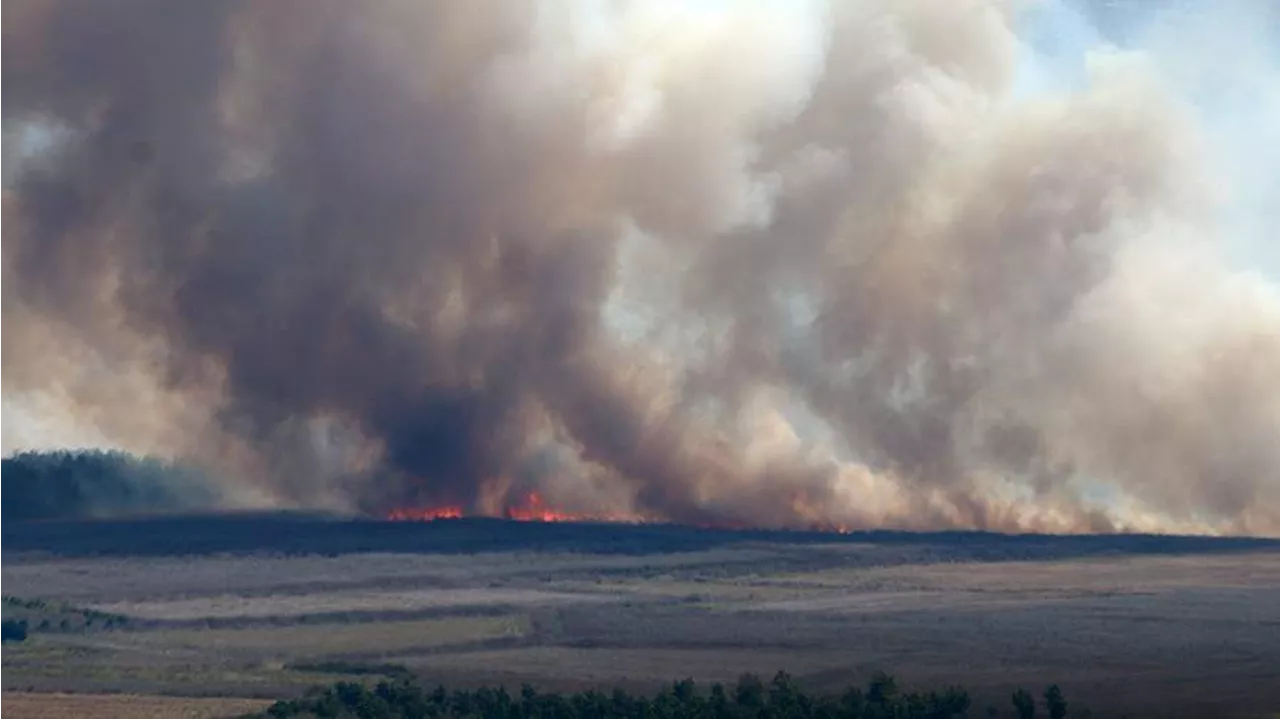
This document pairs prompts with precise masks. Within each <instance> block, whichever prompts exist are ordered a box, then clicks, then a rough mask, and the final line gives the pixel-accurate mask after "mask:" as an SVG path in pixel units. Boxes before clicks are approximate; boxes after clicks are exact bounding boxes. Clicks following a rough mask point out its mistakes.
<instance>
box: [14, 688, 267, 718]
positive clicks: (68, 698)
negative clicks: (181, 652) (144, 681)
mask: <svg viewBox="0 0 1280 719" xmlns="http://www.w3.org/2000/svg"><path fill="white" fill-rule="evenodd" d="M267 704H268V703H267V702H266V701H263V700H255V699H229V698H227V699H209V698H190V697H157V696H131V695H127V694H54V693H51V694H28V693H18V692H5V694H4V703H3V706H4V715H5V716H6V717H11V719H67V717H100V718H101V719H221V718H222V717H234V716H240V715H243V714H247V713H248V712H253V711H261V710H262V709H263V708H264V707H265V706H267Z"/></svg>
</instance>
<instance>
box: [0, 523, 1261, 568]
mask: <svg viewBox="0 0 1280 719" xmlns="http://www.w3.org/2000/svg"><path fill="white" fill-rule="evenodd" d="M765 542H767V543H771V544H793V545H806V544H809V545H812V544H826V545H832V544H861V543H873V544H878V545H900V546H931V547H945V548H948V549H949V550H952V551H955V552H957V553H959V554H961V555H963V556H964V557H965V558H968V559H979V560H988V561H997V560H1020V559H1066V558H1072V557H1084V556H1098V555H1109V554H1187V553H1196V554H1203V553H1207V552H1240V551H1254V550H1262V549H1276V548H1280V540H1271V539H1257V538H1246V537H1226V538H1217V537H1184V536H1158V535H1132V534H1130V535H1125V534H1118V535H1077V536H1050V535H1005V534H994V533H987V532H895V531H867V532H852V533H849V534H832V533H826V532H802V531H781V530H726V529H701V528H695V527H685V526H677V525H660V524H644V525H629V524H594V523H571V522H553V523H543V522H515V521H509V520H502V519H483V518H474V519H458V520H438V521H434V522H385V521H378V520H369V519H350V518H337V517H328V516H319V515H310V514H288V513H270V514H227V515H193V516H166V517H151V518H136V519H112V520H97V521H93V520H89V521H86V520H74V521H40V522H16V521H8V522H5V523H4V526H3V547H4V554H5V555H6V556H8V555H12V554H14V553H26V552H39V553H44V554H52V555H57V556H67V557H110V556H134V557H137V556H143V557H145V556H185V555H201V554H255V553H272V554H331V555H337V554H352V553H363V552H394V553H410V554H413V553H421V554H472V553H479V552H504V551H513V550H522V551H543V552H580V553H590V554H632V555H641V554H662V553H671V552H691V551H699V550H707V549H712V548H717V547H726V546H731V545H743V544H752V543H765Z"/></svg>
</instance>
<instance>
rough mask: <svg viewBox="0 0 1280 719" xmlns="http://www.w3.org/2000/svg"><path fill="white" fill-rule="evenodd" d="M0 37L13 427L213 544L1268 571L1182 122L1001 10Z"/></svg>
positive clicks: (9, 28) (491, 15) (1239, 377)
mask: <svg viewBox="0 0 1280 719" xmlns="http://www.w3.org/2000/svg"><path fill="white" fill-rule="evenodd" d="M681 8H683V9H681ZM3 12H4V17H3V21H4V33H5V35H4V50H3V53H4V57H3V61H4V70H3V73H4V75H3V92H4V98H3V99H4V103H3V111H4V133H5V148H4V150H5V183H6V184H5V191H4V192H5V195H4V228H5V236H4V245H3V258H4V276H3V279H4V285H3V287H4V290H3V299H4V305H3V313H4V314H3V318H4V322H5V329H6V334H5V345H4V356H3V378H4V392H5V402H6V405H13V406H16V405H21V406H23V407H25V408H26V409H25V410H24V411H25V412H27V413H28V414H30V415H33V416H39V417H40V418H42V419H43V420H44V421H53V420H51V419H50V418H51V417H58V416H66V417H70V418H74V420H75V422H76V423H78V424H79V425H81V426H83V425H86V424H87V425H89V426H91V427H93V429H94V431H95V432H98V433H100V434H101V435H102V436H103V437H104V438H106V440H107V441H109V442H111V443H114V444H118V445H122V446H126V447H129V448H135V449H140V450H143V451H152V452H158V453H162V454H166V455H169V456H174V457H182V458H188V459H195V460H198V461H200V462H202V463H204V464H206V465H210V466H213V467H216V468H218V469H219V470H220V475H221V476H223V477H225V478H226V479H225V482H226V486H225V487H223V488H222V489H223V491H224V493H225V494H226V496H228V497H231V498H232V499H230V500H228V501H230V502H232V503H238V504H243V505H246V506H284V507H304V508H339V509H350V510H356V511H369V512H378V513H384V512H387V511H389V510H391V509H392V508H396V507H404V506H438V505H448V506H454V505H456V506H461V507H464V508H465V509H466V511H469V512H476V513H499V512H501V511H502V510H503V509H504V508H505V507H508V506H510V505H512V504H513V503H515V502H518V501H520V498H522V497H525V496H526V495H527V494H528V493H529V492H531V491H536V492H537V493H538V495H539V496H540V497H542V498H543V499H544V500H545V501H546V502H547V503H548V504H552V505H554V506H556V507H559V508H563V509H564V511H566V512H580V513H589V514H591V513H594V514H598V515H602V516H632V517H640V518H652V519H669V520H675V521H682V522H696V523H713V524H732V525H739V524H747V525H757V526H797V527H803V526H827V527H836V526H839V527H849V528H856V527H869V526H885V527H907V528H940V527H976V528H987V529H1001V530H1049V531H1112V530H1122V529H1127V530H1170V531H1205V532H1233V533H1245V532H1248V533H1269V534H1275V533H1280V441H1277V440H1280V293H1278V292H1277V286H1276V285H1275V284H1272V283H1269V282H1268V281H1267V280H1266V279H1265V278H1263V277H1261V276H1259V275H1257V274H1249V273H1240V272H1236V271H1233V270H1232V269H1231V268H1230V267H1229V266H1228V265H1227V264H1226V263H1225V262H1224V261H1223V260H1222V259H1221V256H1220V255H1221V253H1220V252H1219V250H1218V243H1220V242H1223V241H1225V240H1224V238H1223V237H1222V236H1221V235H1222V230H1221V229H1220V225H1219V224H1218V222H1217V217H1218V215H1217V213H1216V212H1215V209H1214V208H1215V205H1214V203H1215V196H1214V193H1215V192H1217V191H1218V189H1219V187H1220V184H1219V181H1218V178H1217V177H1216V176H1215V174H1214V163H1213V162H1211V161H1210V160H1211V159H1212V153H1211V152H1209V151H1208V148H1207V147H1206V144H1205V141H1204V139H1203V137H1202V134H1201V133H1200V130H1199V126H1198V125H1197V123H1196V121H1195V116H1194V114H1193V113H1191V112H1189V111H1188V110H1187V108H1186V107H1184V106H1183V105H1181V104H1180V103H1179V101H1177V100H1176V98H1175V95H1174V94H1171V93H1168V92H1166V91H1165V89H1164V88H1162V86H1161V84H1160V82H1159V80H1158V79H1157V78H1158V73H1155V72H1154V71H1153V70H1152V69H1151V67H1150V58H1149V57H1144V56H1142V55H1126V54H1124V53H1104V54H1099V55H1096V56H1094V57H1092V58H1091V61H1090V64H1089V67H1088V76H1087V77H1086V78H1084V80H1083V81H1082V82H1081V83H1080V84H1079V86H1078V87H1073V88H1070V89H1068V90H1063V91H1061V92H1043V93H1030V94H1028V93H1024V92H1022V91H1021V90H1019V82H1020V80H1019V77H1020V74H1019V72H1020V70H1019V68H1020V63H1021V62H1022V61H1021V60H1020V58H1021V57H1022V56H1023V54H1024V52H1025V49H1026V45H1025V42H1024V40H1023V39H1021V38H1020V36H1019V31H1018V30H1017V28H1018V27H1020V25H1019V22H1020V20H1019V18H1020V17H1021V15H1020V13H1022V12H1024V10H1023V9H1022V3H1002V2H996V1H994V0H992V1H990V2H986V1H982V0H971V1H968V2H955V1H953V0H947V1H946V2H941V1H937V0H892V1H890V0H859V1H858V2H848V3H835V4H833V5H832V6H831V7H827V6H822V5H818V4H816V3H810V4H803V3H776V4H772V5H770V4H765V3H760V4H756V5H750V4H746V3H743V4H735V5H731V6H730V7H728V8H727V9H726V8H719V7H718V6H717V5H716V3H706V6H705V7H704V6H703V5H700V4H698V3H689V4H687V5H680V6H677V7H670V6H668V5H667V4H663V3H650V2H634V3H626V2H620V3H615V4H591V3H578V2H564V3H551V2H545V3H519V2H507V1H506V0H503V1H501V2H497V1H494V2H478V1H472V2H417V1H405V2H400V1H396V0H377V1H375V2H363V3H351V2H345V1H340V0H306V2H301V1H292V0H286V1H282V2H276V1H273V2H247V1H242V2H236V1H233V0H192V1H188V2H170V1H168V0H121V1H119V2H111V3H83V2H72V1H70V0H60V1H59V0H55V1H48V2H45V1H41V0H16V1H14V2H8V3H6V4H5V6H4V11H3ZM16 412H17V410H16V409H12V410H11V409H10V407H9V406H7V407H6V415H8V417H7V418H9V419H10V422H9V423H8V424H9V427H8V429H9V430H10V435H11V436H12V435H13V432H14V430H15V429H18V428H16V427H15V426H14V425H15V420H14V417H18V416H19V415H18V414H15V413H16ZM19 431H21V430H19ZM9 444H12V443H9Z"/></svg>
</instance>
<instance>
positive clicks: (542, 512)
mask: <svg viewBox="0 0 1280 719" xmlns="http://www.w3.org/2000/svg"><path fill="white" fill-rule="evenodd" d="M466 516H471V513H469V512H465V511H463V508H462V507H460V506H457V505H444V506H435V507H397V508H396V509H393V510H391V511H390V512H388V513H387V514H386V518H387V519H389V520H392V521H400V522H434V521H436V520H440V519H462V518H463V517H466ZM477 516H480V515H477ZM502 517H503V518H505V519H509V520H511V521H515V522H620V523H627V524H635V523H643V522H646V521H654V520H652V519H645V518H643V517H640V516H637V515H633V514H618V513H609V512H603V513H594V514H589V513H574V512H563V511H560V510H557V509H552V508H551V507H549V506H547V504H546V502H545V501H543V499H542V496H541V495H540V494H538V493H537V492H529V493H528V494H526V495H525V497H524V500H523V501H521V502H519V503H517V504H513V505H510V506H508V507H507V508H506V509H505V510H503V512H502ZM658 521H661V520H658ZM697 526H699V527H701V528H702V529H748V528H749V527H750V526H751V525H749V524H747V523H745V522H733V521H724V522H716V523H708V524H699V525H697ZM806 528H807V529H808V530H809V531H814V532H828V533H833V534H849V533H850V531H851V530H850V529H849V527H846V526H844V525H840V524H834V523H826V522H814V523H812V524H811V525H809V526H808V527H806Z"/></svg>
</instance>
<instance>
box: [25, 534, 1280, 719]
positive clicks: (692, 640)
mask: <svg viewBox="0 0 1280 719" xmlns="http://www.w3.org/2000/svg"><path fill="white" fill-rule="evenodd" d="M482 529H483V528H482ZM412 530H413V528H409V530H405V531H412ZM420 531H422V532H423V533H424V535H423V536H425V537H435V535H433V534H432V532H434V531H436V530H433V529H430V528H428V527H422V528H420ZM450 531H456V530H450ZM477 531H479V530H477ZM520 531H528V532H531V534H530V535H529V537H527V538H518V541H515V542H514V546H496V547H490V548H488V549H485V548H481V549H477V550H475V551H471V550H468V549H466V547H465V546H462V545H457V546H442V545H441V544H440V543H439V542H434V541H433V542H424V544H426V545H428V546H426V547H424V548H421V549H404V548H400V547H396V546H390V545H385V544H383V545H377V546H370V545H368V544H365V545H361V546H356V547H354V548H353V549H352V551H349V552H342V551H333V548H332V547H331V546H330V547H327V548H326V551H325V552H324V553H323V554H319V553H317V554H306V553H298V552H296V551H295V552H291V553H288V554H285V553H281V552H279V551H276V550H275V549H273V548H271V547H263V548H258V549H241V550H237V551H232V552H216V551H204V552H201V553H185V552H179V551H174V552H172V553H169V554H158V555H154V556H141V555H140V554H139V553H138V552H136V551H135V550H133V549H128V548H127V547H126V548H125V549H111V548H110V545H109V543H108V544H100V545H96V546H100V547H106V549H102V550H101V551H99V552H98V553H96V554H94V553H91V552H85V551H79V550H76V551H71V550H67V551H59V545H58V544H57V543H56V542H53V543H50V545H49V546H50V549H48V550H42V551H31V550H29V549H27V550H23V551H10V549H9V548H8V547H9V546H10V544H9V539H8V537H6V545H5V546H6V550H5V556H4V565H3V584H4V589H5V593H6V594H7V595H10V596H16V597H21V598H26V599H32V598H42V599H45V600H47V601H51V602H63V603H66V605H72V604H74V605H75V606H78V607H84V608H91V609H94V610H98V611H101V612H108V613H110V614H111V615H124V616H125V617H127V618H128V621H127V622H126V623H125V624H124V625H123V626H113V627H111V628H109V629H108V628H101V627H98V626H96V625H94V626H85V627H76V628H75V629H74V630H73V631H58V630H57V628H56V627H50V628H49V630H48V631H33V632H32V633H31V636H30V637H29V638H28V640H27V641H25V642H22V643H11V644H6V645H5V649H4V655H3V660H4V667H3V668H4V672H3V685H4V689H5V695H4V701H5V704H6V708H8V707H18V708H17V709H11V711H15V712H16V713H15V714H13V715H14V716H52V715H68V716H122V715H128V716H148V715H155V716H162V715H163V716H209V714H200V713H190V712H202V711H206V709H208V710H209V711H215V710H216V711H221V709H219V708H218V707H232V708H233V709H234V707H235V706H237V705H232V704H220V705H219V704H209V705H205V704H203V703H188V704H169V703H166V702H170V701H179V700H168V699H159V698H150V697H140V696H137V695H141V694H169V695H187V696H219V697H224V698H225V697H237V698H270V697H277V696H288V695H291V694H296V693H298V692H300V691H302V690H303V689H304V688H305V687H307V686H309V685H312V684H316V683H321V682H330V681H334V680H335V679H339V678H343V677H346V678H351V677H353V676H355V677H362V678H375V677H377V676H380V675H383V674H388V673H391V674H394V673H397V672H401V671H409V672H412V673H413V674H416V675H417V676H418V677H419V678H421V679H422V680H424V681H427V682H437V681H438V682H444V683H446V684H456V685H468V686H474V685H477V684H480V683H493V682H497V683H503V684H506V685H508V686H515V685H518V684H519V683H522V682H530V683H534V684H537V685H539V686H544V687H548V688H581V687H588V686H600V687H611V686H615V685H622V686H626V687H628V688H635V689H648V688H653V687H656V686H658V685H659V684H661V683H664V682H667V681H670V680H672V679H676V678H681V677H684V676H692V677H694V678H695V679H698V680H700V681H717V680H718V681H726V680H732V679H734V678H735V677H736V676H737V675H738V674H740V673H742V672H747V671H750V672H756V673H761V674H771V673H772V672H774V671H776V670H778V669H785V670H787V671H789V672H791V673H792V674H794V675H796V676H797V677H798V678H799V680H800V681H801V682H802V683H804V684H806V685H807V686H809V687H811V688H813V689H815V690H820V691H821V690H832V691H834V690H838V689H840V688H842V687H843V686H845V685H847V684H849V683H855V682H856V683H861V682H864V681H865V680H866V678H867V677H868V676H869V675H870V674H871V673H872V672H873V671H875V670H880V669H883V670H886V671H890V672H892V673H894V674H896V675H897V676H899V677H900V678H901V679H902V680H904V681H905V682H906V683H908V684H909V685H917V686H937V685H941V684H947V683H959V684H962V685H964V686H966V687H968V688H969V689H970V690H971V691H972V692H973V694H974V695H975V697H976V700H977V701H976V706H977V707H979V710H978V712H977V713H975V715H979V716H981V715H982V710H983V709H984V708H985V706H986V705H988V704H990V705H996V706H999V707H1001V709H1002V710H1004V709H1005V708H1007V705H1008V702H1007V696H1008V692H1009V691H1011V690H1012V688H1013V687H1015V686H1025V687H1028V688H1031V689H1036V690H1038V689H1041V688H1043V687H1044V686H1045V685H1047V684H1049V683H1051V682H1056V683H1058V684H1060V685H1061V686H1062V687H1063V689H1064V690H1065V691H1066V693H1067V695H1068V697H1069V698H1071V699H1072V701H1073V702H1074V704H1073V706H1074V707H1075V713H1073V716H1086V715H1092V716H1124V715H1129V716H1144V717H1145V716H1161V715H1168V716H1237V715H1238V716H1265V715H1268V714H1270V713H1274V712H1276V711H1277V710H1280V681H1277V677H1280V672H1278V671H1277V667H1280V549H1277V547H1275V546H1273V545H1267V544H1265V543H1260V544H1255V545H1249V546H1245V547H1233V548H1231V549H1230V551H1226V550H1219V549H1215V548H1214V546H1213V545H1206V547H1203V548H1201V549H1200V550H1196V549H1195V548H1192V550H1188V549H1187V548H1185V547H1184V548H1178V547H1174V548H1173V549H1172V550H1168V548H1167V547H1165V545H1141V546H1135V545H1134V544H1133V543H1132V542H1129V543H1128V544H1126V540H1124V539H1117V540H1115V541H1114V542H1113V543H1112V544H1107V542H1106V541H1101V540H1100V541H1099V542H1098V543H1095V544H1089V545H1087V547H1085V548H1084V549H1081V547H1084V546H1085V545H1080V544H1078V543H1077V544H1072V540H1068V539H1062V540H1055V539H1041V540H1036V541H1035V542H1032V541H1031V540H1020V539H1016V538H1012V539H1011V538H999V537H993V536H989V537H985V538H983V537H978V538H972V537H970V538H964V537H961V538H957V539H948V538H945V537H942V538H937V539H931V540H925V539H919V538H914V539H907V538H897V539H894V538H892V537H890V538H887V539H883V540H882V541H871V540H870V539H868V538H861V539H858V538H854V539H849V540H847V541H840V540H833V539H831V538H827V539H825V540H823V539H822V538H809V539H806V541H790V540H788V539H787V538H786V537H760V536H754V535H744V536H742V537H738V538H737V539H735V538H734V536H732V535H728V534H726V535H725V536H723V537H719V538H717V539H716V541H714V542H710V541H708V542H704V543H703V546H694V545H690V546H676V547H663V548H658V549H655V550H653V551H644V549H645V548H644V547H643V546H640V547H634V546H631V545H630V544H628V545H627V547H628V548H627V550H626V551H610V549H609V547H610V545H609V543H610V542H615V541H616V542H622V541H630V540H627V539H626V532H627V531H629V530H628V529H626V528H598V529H593V530H591V531H596V532H604V533H612V534H608V535H607V536H606V537H605V538H604V539H599V540H598V541H597V540H591V541H585V542H584V543H583V544H582V545H581V551H577V550H576V549H575V546H574V545H573V544H572V543H570V544H568V545H566V544H564V543H560V544H554V543H550V542H547V541H542V540H540V539H539V537H540V536H541V535H538V534H536V532H538V531H552V530H551V529H549V528H548V529H546V530H539V529H537V528H531V529H529V530H520ZM555 531H563V530H555ZM584 531H586V530H584ZM637 531H638V530H637ZM326 536H327V535H326ZM717 536H718V535H717ZM19 539H21V538H19ZM872 539H874V538H872ZM486 541H488V539H486ZM593 542H594V544H593ZM601 542H603V544H602V543H601ZM20 543H21V542H19V544H20ZM76 546H79V545H76ZM1153 546H1154V548H1153ZM1162 547H1163V548H1162ZM6 611H9V609H8V608H6ZM40 692H126V693H129V694H131V695H134V696H128V697H116V698H113V699H111V700H110V701H100V702H95V701H88V702H86V703H84V704H79V705H77V704H75V702H78V701H80V698H79V697H76V696H68V695H65V694H41V693H40ZM149 701H153V702H154V704H148V703H147V702H149ZM181 701H185V700H181ZM122 703H123V704H122ZM122 706H123V707H124V708H123V709H122ZM243 706H244V707H248V708H252V706H254V705H249V704H246V705H243ZM58 707H63V709H61V710H60V709H58ZM209 707H213V708H211V709H210V708H209ZM1170 708H1174V709H1170ZM59 711H62V712H63V713H62V714H58V712H59ZM40 712H44V713H43V714H42V713H40ZM49 712H53V713H52V714H50V713H49ZM121 712H123V713H121ZM148 712H150V714H148ZM182 712H189V713H185V714H184V713H182Z"/></svg>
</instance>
